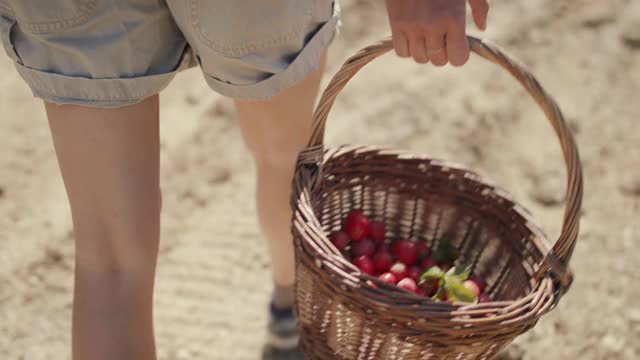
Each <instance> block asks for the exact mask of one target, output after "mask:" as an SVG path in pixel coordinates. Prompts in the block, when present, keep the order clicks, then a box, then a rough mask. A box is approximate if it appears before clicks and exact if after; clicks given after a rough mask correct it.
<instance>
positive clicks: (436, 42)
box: [427, 33, 447, 66]
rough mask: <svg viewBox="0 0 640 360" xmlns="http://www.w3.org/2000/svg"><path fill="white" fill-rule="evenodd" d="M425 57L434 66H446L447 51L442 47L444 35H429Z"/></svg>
mask: <svg viewBox="0 0 640 360" xmlns="http://www.w3.org/2000/svg"><path fill="white" fill-rule="evenodd" d="M427 55H428V56H429V61H431V63H432V64H433V65H435V66H444V65H446V64H447V49H445V45H444V33H438V34H437V35H436V34H429V35H428V36H427Z"/></svg>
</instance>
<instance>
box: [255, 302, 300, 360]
mask: <svg viewBox="0 0 640 360" xmlns="http://www.w3.org/2000/svg"><path fill="white" fill-rule="evenodd" d="M299 340H300V333H299V331H298V327H297V325H296V317H295V315H294V313H293V309H292V308H287V309H277V308H276V307H275V306H273V303H271V306H270V307H269V326H268V329H267V341H266V343H265V345H264V348H263V351H262V360H302V359H303V356H302V351H300V348H299V346H298V342H299Z"/></svg>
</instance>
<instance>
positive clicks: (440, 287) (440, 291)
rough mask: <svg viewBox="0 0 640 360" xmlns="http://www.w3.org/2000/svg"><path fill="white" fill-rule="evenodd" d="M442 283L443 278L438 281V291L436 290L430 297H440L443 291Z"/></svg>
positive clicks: (436, 298)
mask: <svg viewBox="0 0 640 360" xmlns="http://www.w3.org/2000/svg"><path fill="white" fill-rule="evenodd" d="M444 284H445V281H444V278H442V279H440V281H438V291H436V293H435V294H434V295H433V296H432V297H431V298H432V299H433V300H440V298H441V297H442V293H443V292H444Z"/></svg>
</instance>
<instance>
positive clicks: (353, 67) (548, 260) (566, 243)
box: [305, 36, 582, 293]
mask: <svg viewBox="0 0 640 360" xmlns="http://www.w3.org/2000/svg"><path fill="white" fill-rule="evenodd" d="M468 39H469V44H470V46H471V50H472V51H473V52H474V53H476V54H477V55H480V56H481V57H483V58H485V59H487V60H489V61H491V62H493V63H496V64H498V65H500V66H501V67H502V68H504V69H505V70H507V71H508V72H509V73H510V74H511V75H513V76H514V77H515V78H516V79H517V80H518V81H519V82H520V83H521V84H522V85H523V86H524V87H525V89H526V90H527V92H529V94H530V95H531V96H532V97H533V99H534V100H535V101H536V102H537V103H538V105H539V106H540V107H541V108H542V110H543V111H544V113H545V115H546V117H547V119H548V120H549V122H550V123H551V125H552V126H553V128H554V129H555V131H556V134H557V135H558V139H559V140H560V144H561V146H562V152H563V154H564V160H565V163H566V165H567V175H568V181H567V194H566V208H565V212H564V220H563V224H562V231H561V233H560V236H559V237H558V240H557V241H556V243H555V244H554V245H553V248H552V249H551V250H550V251H549V253H547V254H546V255H545V258H544V260H543V261H542V263H541V264H540V268H539V269H538V270H537V274H536V277H537V278H538V279H540V278H541V277H543V276H544V275H545V274H547V273H548V272H549V271H551V273H552V274H553V275H554V276H555V277H556V278H557V280H558V281H559V284H560V285H561V288H560V290H561V292H562V293H564V292H565V291H566V290H567V289H568V288H569V286H570V285H571V282H572V280H573V276H572V274H571V272H570V271H569V269H568V262H569V260H570V258H571V254H572V253H573V249H574V247H575V243H576V240H577V238H578V230H579V217H580V209H581V207H582V165H581V164H580V157H579V155H578V149H577V147H576V143H575V140H574V138H573V135H572V134H571V131H570V130H569V127H568V126H567V123H566V121H565V119H564V116H563V115H562V113H561V111H560V108H559V107H558V105H557V104H556V102H555V101H554V100H553V99H552V98H551V96H549V94H547V92H546V91H545V90H544V89H543V88H542V86H541V85H540V84H539V83H538V81H537V80H536V79H535V78H534V76H533V75H532V74H531V73H530V72H529V71H528V70H527V69H526V68H525V67H524V66H523V65H522V64H520V63H519V62H517V61H515V60H514V59H512V58H510V57H509V56H507V54H506V53H505V52H504V51H503V50H501V49H500V48H499V47H497V46H496V45H493V44H491V43H488V42H487V41H485V40H481V39H478V38H475V37H472V36H468ZM392 48H393V46H392V44H391V40H389V39H387V40H383V41H381V42H378V43H376V44H373V45H371V46H368V47H366V48H364V49H362V50H360V51H359V52H358V53H357V54H355V55H354V56H352V57H351V58H349V60H347V62H345V64H344V65H343V66H342V67H341V68H340V70H339V71H338V72H337V73H336V75H335V76H334V77H333V79H331V82H330V83H329V84H328V85H327V88H326V89H325V91H324V92H323V93H322V97H321V98H320V102H319V103H318V106H317V107H316V109H315V112H314V114H313V127H312V134H311V139H310V140H309V144H308V149H307V151H308V152H307V154H306V156H305V157H306V160H307V161H314V159H313V158H314V157H315V158H316V159H317V156H318V154H320V153H321V149H322V148H323V140H324V129H325V124H326V121H327V116H328V114H329V111H330V110H331V107H332V106H333V102H334V101H335V99H336V97H337V96H338V94H339V93H340V91H341V90H342V89H343V88H344V87H345V86H346V84H347V83H348V82H349V80H350V79H351V78H352V77H353V76H354V75H355V74H356V73H357V72H358V71H359V70H360V69H361V68H362V67H364V66H365V65H366V64H368V63H369V62H370V61H372V60H373V59H375V58H377V57H378V56H380V55H383V54H384V53H386V52H388V51H389V50H391V49H392ZM314 154H315V155H314Z"/></svg>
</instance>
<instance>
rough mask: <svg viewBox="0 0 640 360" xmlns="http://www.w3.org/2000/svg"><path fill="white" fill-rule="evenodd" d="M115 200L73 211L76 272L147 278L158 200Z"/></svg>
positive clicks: (154, 252) (157, 229)
mask: <svg viewBox="0 0 640 360" xmlns="http://www.w3.org/2000/svg"><path fill="white" fill-rule="evenodd" d="M155 199H157V200H156V201H145V202H143V203H140V202H137V201H136V200H139V199H135V198H134V199H131V201H129V202H125V203H122V202H118V201H115V202H114V203H111V204H95V206H94V207H92V208H90V209H83V211H78V209H77V208H76V209H75V211H73V221H74V235H75V241H76V265H77V269H78V271H80V272H82V271H84V272H90V273H97V274H103V275H110V276H113V275H115V276H130V275H131V276H148V275H150V274H153V272H154V271H155V264H156V258H157V253H158V243H159V236H160V235H159V234H160V207H161V197H160V195H158V196H157V197H155Z"/></svg>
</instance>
